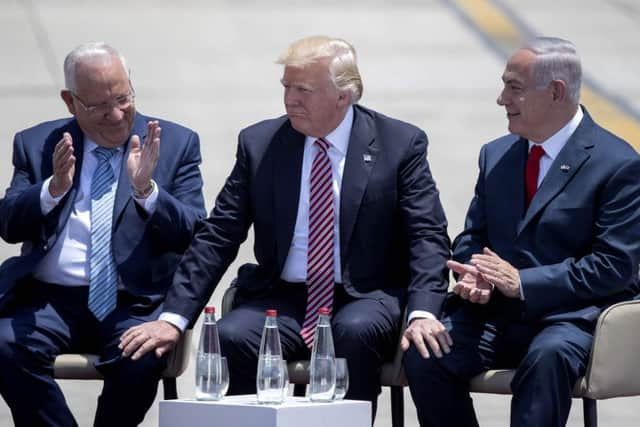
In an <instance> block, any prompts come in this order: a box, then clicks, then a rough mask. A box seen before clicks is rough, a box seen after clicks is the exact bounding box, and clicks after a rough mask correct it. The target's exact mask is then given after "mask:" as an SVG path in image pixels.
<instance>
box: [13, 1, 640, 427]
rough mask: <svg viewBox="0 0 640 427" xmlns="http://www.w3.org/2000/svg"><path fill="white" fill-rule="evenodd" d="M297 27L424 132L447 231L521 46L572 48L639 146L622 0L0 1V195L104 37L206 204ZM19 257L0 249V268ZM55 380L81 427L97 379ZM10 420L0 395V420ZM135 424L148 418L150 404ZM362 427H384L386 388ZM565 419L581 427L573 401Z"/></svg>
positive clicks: (183, 388) (492, 417)
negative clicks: (83, 46)
mask: <svg viewBox="0 0 640 427" xmlns="http://www.w3.org/2000/svg"><path fill="white" fill-rule="evenodd" d="M311 34H327V35H332V36H339V37H343V38H345V39H347V40H349V41H350V42H352V43H353V44H354V45H355V47H356V49H357V51H358V56H359V64H360V69H361V73H362V76H363V79H364V87H365V90H364V96H363V99H362V104H363V105H365V106H368V107H370V108H373V109H376V110H378V111H381V112H383V113H385V114H387V115H390V116H393V117H397V118H399V119H402V120H405V121H408V122H412V123H414V124H416V125H418V126H420V127H422V128H423V129H425V131H426V132H427V134H428V135H429V139H430V146H429V154H428V155H429V161H430V164H431V168H432V171H433V174H434V177H435V179H436V182H437V184H438V187H439V189H440V191H441V198H442V202H443V204H444V207H445V211H446V214H447V217H448V220H449V234H450V236H451V237H452V238H453V237H455V236H456V235H457V234H458V233H459V232H460V231H461V229H462V224H463V220H464V215H465V212H466V209H467V206H468V203H469V201H470V199H471V195H472V192H473V185H474V183H475V177H476V173H477V155H478V151H479V148H480V146H481V144H483V143H485V142H487V141H489V140H491V139H493V138H495V137H497V136H500V135H502V134H504V133H505V132H506V118H505V114H504V111H503V109H502V108H499V107H498V106H497V105H496V103H495V99H496V97H497V96H498V93H499V91H500V89H501V80H500V76H501V73H502V70H503V68H504V64H505V60H506V55H507V54H508V52H509V51H510V50H511V49H513V47H514V46H515V45H517V43H518V42H519V41H520V40H521V39H522V38H523V37H526V36H528V35H532V34H540V35H555V36H560V37H564V38H568V39H570V40H572V41H573V42H575V43H576V45H577V47H578V49H579V51H580V53H581V55H582V58H583V68H584V70H585V74H586V79H585V93H584V96H583V101H584V103H585V104H586V106H587V108H589V109H590V111H591V112H592V113H593V115H594V117H595V119H596V121H599V122H600V123H602V124H604V125H605V126H607V127H609V128H610V129H613V130H614V131H615V132H616V133H619V134H620V135H624V136H625V137H626V138H627V139H628V140H629V142H630V143H632V144H634V146H635V147H636V148H637V149H640V131H639V129H640V127H639V126H640V125H639V123H640V114H639V113H638V112H639V111H640V79H638V76H639V75H640V60H639V59H638V52H640V2H637V1H634V0H493V1H489V0H486V1H485V0H398V1H393V2H392V1H383V0H348V1H347V0H343V1H337V0H323V1H318V0H316V1H307V0H272V1H262V2H261V1H257V0H227V1H223V0H188V1H185V2H175V1H169V0H155V1H151V0H140V1H133V0H129V1H124V0H112V1H109V2H98V1H93V0H58V1H55V2H51V1H44V0H0V52H2V61H1V62H0V114H1V117H2V119H1V120H0V124H1V125H0V140H2V141H3V143H2V144H1V145H0V161H2V162H3V164H0V186H4V187H5V188H6V186H8V184H9V181H10V179H11V172H12V170H11V161H10V159H11V147H12V145H11V142H12V138H13V135H14V133H15V132H16V131H18V130H20V129H23V128H25V127H28V126H32V125H34V124H37V123H39V122H41V121H45V120H50V119H53V118H57V117H62V116H66V115H67V114H68V113H67V112H66V110H65V108H64V104H63V102H62V100H61V99H60V97H59V95H58V94H59V90H60V89H61V88H62V87H63V74H62V61H63V59H64V56H65V54H66V53H67V52H68V51H70V50H71V49H72V48H73V47H75V46H76V45H77V44H79V43H82V42H85V41H89V40H103V41H106V42H108V43H110V44H112V45H113V46H115V47H116V48H118V49H119V50H120V51H121V52H122V53H123V54H124V55H125V56H126V57H127V60H128V63H129V65H130V67H131V71H132V81H133V84H134V86H135V89H136V94H137V98H136V103H137V106H138V109H139V110H140V111H141V112H144V113H145V114H148V115H155V116H160V117H163V118H166V119H170V120H173V121H177V122H180V123H183V124H185V125H186V126H189V127H191V128H193V129H195V130H197V131H198V132H199V134H200V137H201V143H202V155H203V164H202V172H203V177H204V180H205V187H204V193H205V199H206V201H207V208H208V209H211V208H212V206H213V200H214V197H215V195H216V194H217V192H218V190H219V189H220V188H221V186H222V184H223V182H224V179H225V177H226V176H227V174H228V173H229V171H230V170H231V167H232V164H233V160H234V153H235V146H236V137H237V134H238V131H239V130H240V129H242V128H243V127H245V126H247V125H249V124H252V123H254V122H256V121H259V120H262V119H264V118H269V117H275V116H278V115H281V114H283V113H284V109H283V106H282V88H281V86H280V83H279V79H280V77H281V72H282V70H281V68H280V66H278V65H276V64H274V61H275V59H276V58H277V56H278V55H279V54H280V52H281V51H282V50H283V49H284V48H285V47H286V46H287V45H288V43H289V42H290V41H292V40H294V39H297V38H300V37H303V36H306V35H311ZM251 247H252V242H251V238H249V240H248V241H247V242H246V243H245V244H244V245H243V247H242V248H241V251H240V253H239V255H238V259H237V260H236V261H235V262H234V264H233V265H232V266H231V268H230V269H229V271H228V272H227V274H226V275H225V277H224V279H223V281H222V282H221V284H220V286H219V287H218V289H217V290H216V292H215V293H214V295H213V297H212V300H211V302H212V303H213V304H214V305H216V306H218V307H219V304H220V298H221V296H222V293H223V291H224V289H225V288H226V284H227V283H229V282H230V281H231V280H232V279H233V277H234V276H235V271H236V269H237V267H238V265H240V264H242V263H244V262H247V261H249V260H251V259H252V258H253V255H252V252H251ZM18 250H19V248H18V246H12V245H8V244H6V243H4V242H2V243H0V259H5V258H7V257H9V256H12V255H15V254H16V253H18ZM197 333H198V329H196V334H195V335H194V336H195V337H197ZM192 345H193V347H194V348H195V345H196V342H194V343H192ZM632 357H637V356H636V355H634V356H632ZM192 368H193V366H191V369H190V370H188V371H187V373H186V374H185V375H183V376H182V377H181V378H180V379H179V381H178V388H179V393H180V395H181V396H182V397H192V396H193V391H194V373H193V370H192ZM0 375H1V373H0ZM61 386H62V388H63V390H64V392H65V395H66V396H67V399H68V402H69V405H70V406H71V408H72V411H73V412H74V414H75V415H76V417H77V420H78V423H79V424H80V425H81V426H89V425H91V423H92V419H93V412H94V410H95V405H96V398H97V396H98V394H99V391H100V386H101V383H100V382H93V381H82V382H81V381H62V382H61ZM160 394H161V393H160ZM405 398H406V399H405V414H406V425H407V426H416V425H417V421H416V416H415V409H414V407H413V403H412V401H411V398H410V396H409V393H408V390H405ZM474 401H475V404H476V408H477V411H478V415H479V420H480V423H481V425H482V426H491V427H493V426H504V425H507V424H508V419H509V418H508V413H509V398H508V397H503V396H491V395H476V396H474ZM639 405H640V398H625V399H613V400H610V401H604V402H600V403H599V413H600V425H601V426H621V427H626V426H636V425H638V421H637V419H638V415H639V410H638V406H639ZM11 425H13V423H12V421H11V417H10V412H9V410H8V408H7V406H6V405H5V404H4V402H2V401H0V427H4V426H11ZM143 425H144V426H157V425H158V407H157V404H156V405H154V407H153V408H152V409H151V410H150V412H149V414H148V416H147V418H146V420H145V422H144V423H143ZM375 425H376V426H377V427H380V426H390V425H391V421H390V410H389V397H388V392H387V391H386V390H385V391H383V394H382V395H381V397H380V400H379V410H378V418H377V420H376V424H375ZM568 425H569V426H572V427H574V426H581V425H582V405H581V403H580V402H579V401H574V408H573V410H572V413H571V417H570V421H569V424H568Z"/></svg>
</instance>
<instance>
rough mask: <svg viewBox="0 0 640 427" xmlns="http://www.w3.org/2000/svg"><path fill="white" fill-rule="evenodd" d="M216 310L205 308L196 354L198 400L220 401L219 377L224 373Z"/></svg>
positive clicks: (210, 307) (209, 307)
mask: <svg viewBox="0 0 640 427" xmlns="http://www.w3.org/2000/svg"><path fill="white" fill-rule="evenodd" d="M215 313H216V310H215V307H213V306H208V307H205V309H204V321H203V322H202V330H201V332H200V343H199V344H198V352H197V354H196V399H198V400H220V399H221V398H222V396H220V390H219V387H217V386H216V384H219V383H220V380H219V377H220V375H221V373H222V367H221V362H220V357H221V355H220V338H219V337H218V325H216V315H215Z"/></svg>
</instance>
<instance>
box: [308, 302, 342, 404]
mask: <svg viewBox="0 0 640 427" xmlns="http://www.w3.org/2000/svg"><path fill="white" fill-rule="evenodd" d="M319 313H320V315H319V316H318V326H317V327H316V333H315V336H314V338H313V349H312V351H311V366H310V368H309V399H311V400H312V401H314V402H328V401H331V400H333V395H334V393H335V389H336V354H335V351H334V349H333V334H332V333H331V320H330V318H329V314H330V311H329V309H328V308H326V307H322V308H321V309H320V310H319Z"/></svg>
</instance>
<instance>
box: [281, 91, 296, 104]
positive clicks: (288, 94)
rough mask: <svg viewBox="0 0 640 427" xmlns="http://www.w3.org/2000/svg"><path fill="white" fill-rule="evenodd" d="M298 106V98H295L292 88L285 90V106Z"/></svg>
mask: <svg viewBox="0 0 640 427" xmlns="http://www.w3.org/2000/svg"><path fill="white" fill-rule="evenodd" d="M297 104H298V97H296V96H295V94H294V91H293V90H291V88H285V89H284V105H285V106H287V107H288V106H295V105H297Z"/></svg>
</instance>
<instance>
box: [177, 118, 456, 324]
mask: <svg viewBox="0 0 640 427" xmlns="http://www.w3.org/2000/svg"><path fill="white" fill-rule="evenodd" d="M354 109H355V111H354V122H353V127H352V131H351V137H350V140H349V146H348V149H347V154H346V160H345V166H344V175H343V178H342V189H341V196H340V200H341V201H340V203H341V206H340V251H341V263H342V264H341V267H342V283H343V284H344V287H345V289H346V290H347V292H348V293H349V294H351V295H352V296H354V297H357V298H379V299H382V300H385V301H390V302H392V303H393V304H395V306H396V310H398V311H399V310H400V308H399V307H400V306H401V305H402V303H403V302H404V301H405V298H406V295H407V290H408V294H409V295H408V296H409V310H415V309H422V310H428V311H431V312H432V313H434V314H435V315H438V314H439V312H440V306H441V303H442V301H443V298H444V295H445V293H446V289H447V283H448V281H447V270H446V267H445V261H446V260H447V258H448V256H449V239H448V237H447V233H446V219H445V216H444V212H443V210H442V206H441V204H440V200H439V195H438V191H437V189H436V185H435V183H434V181H433V179H432V178H431V173H430V171H429V165H428V163H427V160H426V150H427V137H426V135H425V134H424V132H423V131H421V130H420V129H418V128H416V127H414V126H412V125H409V124H407V123H402V122H400V121H398V120H394V119H391V118H389V117H385V116H383V115H381V114H378V113H376V112H374V111H371V110H368V109H365V108H363V107H360V106H355V107H354ZM304 139H305V137H304V135H302V134H301V133H299V132H297V131H296V130H294V129H293V128H292V127H291V123H290V122H289V120H288V119H287V118H286V117H280V118H277V119H274V120H267V121H264V122H261V123H258V124H256V125H253V126H251V127H249V128H247V129H244V130H243V131H242V132H241V133H240V136H239V144H238V151H237V154H236V163H235V166H234V168H233V170H232V172H231V175H230V176H229V177H228V178H227V181H226V183H225V185H224V187H223V189H222V191H221V192H220V194H219V195H218V198H217V200H216V205H215V208H214V209H213V212H212V214H211V216H210V217H209V218H207V219H206V220H205V221H203V222H202V223H201V224H200V225H199V228H198V230H197V233H196V237H195V239H194V241H193V243H192V245H191V248H190V249H189V250H188V251H187V253H186V254H185V257H184V259H183V262H182V263H181V264H180V266H179V268H178V271H177V272H176V276H175V280H174V286H173V287H172V289H171V290H170V291H169V293H168V295H167V301H166V304H165V310H166V311H170V312H174V313H177V314H181V315H183V316H185V317H186V318H187V319H189V320H191V321H192V322H193V321H194V320H195V319H196V318H197V316H198V314H199V313H200V311H201V309H202V307H203V305H204V304H205V303H206V302H207V301H208V300H209V297H210V296H211V293H212V292H213V290H214V288H215V286H216V285H217V284H218V282H219V280H220V278H221V277H222V275H223V274H224V272H225V270H226V269H227V267H228V266H229V264H230V263H231V262H232V261H233V259H234V258H235V257H236V255H237V252H238V248H239V245H240V244H241V243H242V242H243V241H244V240H245V238H246V236H247V231H248V229H249V227H250V226H251V225H253V227H254V232H255V243H254V253H255V257H256V260H257V261H258V264H257V265H255V264H246V265H244V266H242V267H241V268H240V270H239V274H238V286H239V287H240V289H241V290H242V291H244V292H247V293H261V292H266V291H268V290H269V289H270V288H271V287H272V286H273V285H274V284H275V283H277V281H278V279H279V277H280V274H281V272H282V268H283V266H284V263H285V259H286V257H287V253H288V251H289V247H290V244H291V239H292V236H293V230H294V226H295V221H296V215H297V209H298V199H299V193H300V182H301V171H302V157H303V148H304ZM365 155H366V156H367V157H366V158H367V160H365ZM369 160H370V161H369Z"/></svg>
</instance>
